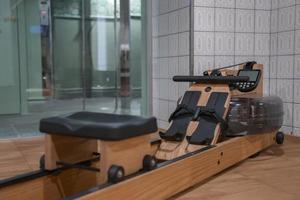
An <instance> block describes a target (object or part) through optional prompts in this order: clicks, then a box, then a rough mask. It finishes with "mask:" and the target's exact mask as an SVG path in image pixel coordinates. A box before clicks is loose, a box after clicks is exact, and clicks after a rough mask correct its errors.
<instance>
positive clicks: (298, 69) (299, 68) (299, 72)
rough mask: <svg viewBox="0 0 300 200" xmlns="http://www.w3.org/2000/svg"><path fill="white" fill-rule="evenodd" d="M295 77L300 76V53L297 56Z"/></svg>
mask: <svg viewBox="0 0 300 200" xmlns="http://www.w3.org/2000/svg"><path fill="white" fill-rule="evenodd" d="M294 78H300V55H296V56H295V66H294Z"/></svg>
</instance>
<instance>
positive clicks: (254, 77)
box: [239, 70, 259, 81]
mask: <svg viewBox="0 0 300 200" xmlns="http://www.w3.org/2000/svg"><path fill="white" fill-rule="evenodd" d="M258 74H259V71H251V70H249V71H248V70H243V71H240V72H239V76H248V77H249V81H256V80H257V77H258Z"/></svg>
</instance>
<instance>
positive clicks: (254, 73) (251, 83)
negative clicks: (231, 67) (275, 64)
mask: <svg viewBox="0 0 300 200" xmlns="http://www.w3.org/2000/svg"><path fill="white" fill-rule="evenodd" d="M245 76H246V77H249V80H247V81H240V82H237V83H236V88H237V89H238V90H239V91H240V92H251V91H253V90H254V89H255V88H256V87H257V85H258V83H259V80H260V76H261V71H260V70H259V69H251V70H249V69H241V70H239V71H238V77H245Z"/></svg>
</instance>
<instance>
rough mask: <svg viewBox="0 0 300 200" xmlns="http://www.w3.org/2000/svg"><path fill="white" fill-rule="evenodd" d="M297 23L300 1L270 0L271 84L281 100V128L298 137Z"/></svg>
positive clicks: (299, 65)
mask: <svg viewBox="0 0 300 200" xmlns="http://www.w3.org/2000/svg"><path fill="white" fill-rule="evenodd" d="M299 22H300V1H298V0H297V1H295V0H276V1H275V0H272V10H271V62H270V72H271V73H270V83H271V82H272V83H273V85H272V91H273V93H274V94H277V95H278V96H280V97H281V98H282V99H283V101H284V105H285V106H284V110H285V120H284V130H286V131H289V132H293V134H295V135H298V136H300V132H299V130H300V51H299V50H298V48H299V49H300V46H299V47H298V44H299V45H300V35H299V32H300V26H299ZM298 35H299V36H298ZM270 89H271V87H270Z"/></svg>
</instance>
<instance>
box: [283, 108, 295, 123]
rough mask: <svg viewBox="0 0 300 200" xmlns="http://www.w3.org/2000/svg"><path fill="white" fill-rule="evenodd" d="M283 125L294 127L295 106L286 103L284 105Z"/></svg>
mask: <svg viewBox="0 0 300 200" xmlns="http://www.w3.org/2000/svg"><path fill="white" fill-rule="evenodd" d="M283 112H284V116H283V125H284V126H293V104H292V103H284V104H283Z"/></svg>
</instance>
